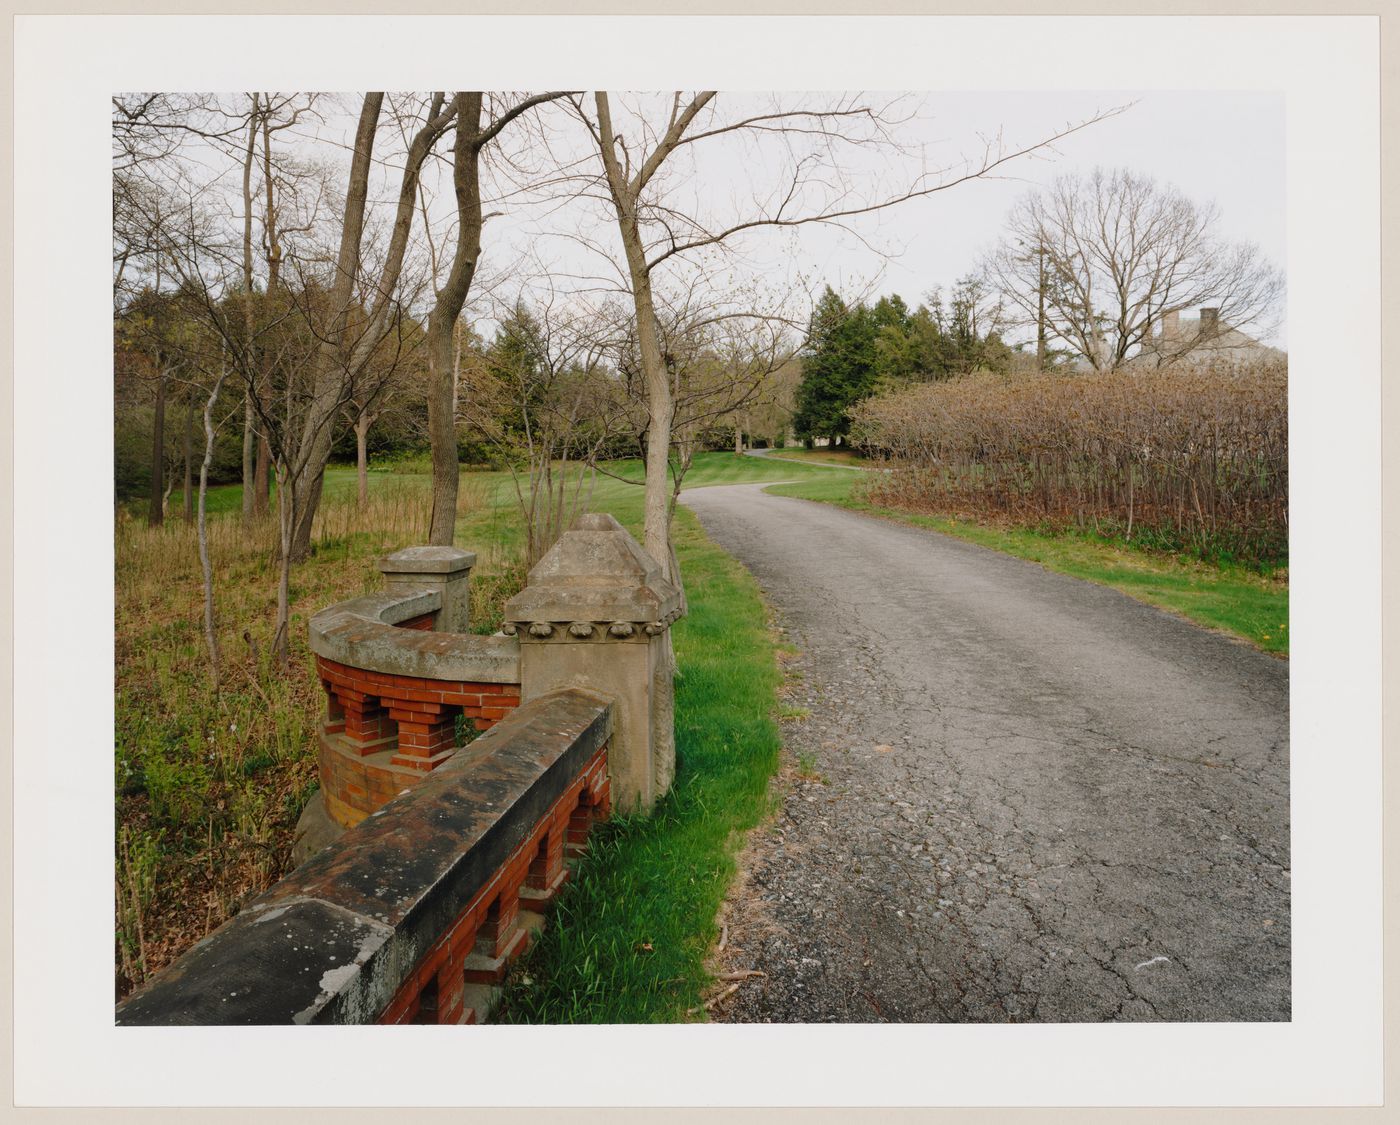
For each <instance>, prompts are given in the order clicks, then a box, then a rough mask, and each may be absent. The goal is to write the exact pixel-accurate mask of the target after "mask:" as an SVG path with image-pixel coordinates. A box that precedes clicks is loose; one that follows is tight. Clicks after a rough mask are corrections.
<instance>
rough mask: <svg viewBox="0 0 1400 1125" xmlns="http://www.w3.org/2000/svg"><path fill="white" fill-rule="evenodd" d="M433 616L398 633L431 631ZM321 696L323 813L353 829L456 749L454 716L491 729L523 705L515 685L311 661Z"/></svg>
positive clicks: (406, 625) (319, 659) (408, 624)
mask: <svg viewBox="0 0 1400 1125" xmlns="http://www.w3.org/2000/svg"><path fill="white" fill-rule="evenodd" d="M434 620H435V614H425V615H423V616H422V617H417V618H414V619H412V620H411V621H408V622H405V623H403V624H402V625H401V626H400V628H411V629H422V630H426V629H431V628H432V626H433V622H434ZM316 673H317V675H318V676H319V677H320V679H321V685H322V686H323V687H324V688H325V690H326V700H327V706H326V719H325V721H324V723H323V724H322V727H321V738H320V755H319V773H320V780H321V789H322V791H323V792H324V793H325V795H326V809H327V811H328V812H329V813H330V815H331V817H332V818H333V819H335V820H336V821H337V822H338V823H340V824H343V825H345V826H346V827H350V826H352V825H354V824H358V823H359V822H360V821H361V820H363V819H364V818H365V817H366V816H368V815H369V814H370V813H372V812H374V811H375V810H376V809H378V808H380V807H382V806H383V805H384V804H386V803H387V802H389V801H391V800H393V799H394V798H395V797H397V796H398V795H399V794H400V793H401V792H403V790H404V789H407V788H409V787H411V786H413V785H416V784H417V783H418V782H419V781H420V780H422V778H423V777H424V775H425V774H427V773H428V772H429V771H431V770H433V769H435V768H436V767H437V766H439V765H441V764H442V763H443V762H445V761H446V760H447V759H448V758H449V757H451V755H452V754H453V752H454V751H455V749H456V724H457V716H458V715H463V716H464V717H465V718H466V719H467V720H468V721H470V722H471V723H472V725H473V726H474V727H475V728H476V729H477V730H478V731H484V730H489V729H490V728H491V727H493V726H495V725H496V723H498V722H500V721H501V720H502V719H504V718H505V717H506V716H507V715H509V714H510V713H511V712H512V711H513V710H514V709H515V708H516V707H518V706H519V705H520V685H519V684H494V683H477V682H475V681H470V680H429V679H422V678H419V677H413V676H397V675H392V674H390V673H387V672H375V671H370V670H368V669H363V668H352V667H350V666H349V665H346V664H340V663H337V662H336V661H334V660H328V659H326V658H325V657H323V656H318V657H317V658H316Z"/></svg>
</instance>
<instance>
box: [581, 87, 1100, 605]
mask: <svg viewBox="0 0 1400 1125" xmlns="http://www.w3.org/2000/svg"><path fill="white" fill-rule="evenodd" d="M591 102H592V105H591V109H590V106H589V104H588V102H587V101H586V100H585V99H583V98H575V99H573V101H572V105H573V108H574V111H575V113H576V115H577V116H578V118H579V119H580V120H581V121H582V122H583V123H584V124H585V125H586V127H587V128H588V131H589V134H590V136H591V137H592V139H593V143H594V146H595V148H596V151H597V154H598V158H599V162H600V164H601V173H600V174H599V175H598V176H597V183H598V187H597V188H587V187H585V188H583V189H581V190H582V191H583V192H584V193H586V194H602V196H603V198H605V199H606V200H607V201H608V203H609V204H610V207H609V210H610V212H611V215H612V218H613V220H614V221H615V223H616V226H617V230H618V234H619V236H620V239H621V246H622V258H623V262H624V263H625V274H624V276H625V278H626V284H627V288H628V290H629V292H630V296H631V298H632V302H633V304H634V307H635V314H636V321H637V327H636V331H637V345H638V347H637V351H638V361H639V364H640V367H641V373H642V378H643V382H644V385H645V390H646V398H647V411H648V426H647V448H646V478H647V479H646V500H645V511H646V523H645V532H644V535H645V541H646V548H647V550H648V552H649V553H651V554H652V555H653V557H655V558H656V559H658V560H659V561H660V562H661V563H662V566H663V567H664V568H665V570H666V573H667V575H668V576H669V577H671V578H673V579H677V580H678V579H679V576H678V575H677V574H676V573H675V566H674V560H673V557H672V551H671V539H670V518H671V512H672V503H671V495H670V491H671V489H670V484H669V481H668V474H669V460H670V449H671V442H672V436H673V425H674V421H675V399H674V394H673V392H672V389H671V379H670V378H669V376H668V372H667V367H666V362H665V350H664V348H663V346H662V342H661V338H660V332H659V330H658V320H657V315H658V314H657V300H656V288H657V280H658V278H659V276H660V271H661V270H662V268H663V267H667V266H670V267H672V268H677V269H683V268H684V265H685V263H686V261H687V260H688V259H689V258H690V257H691V256H693V254H694V253H695V252H697V251H704V250H709V249H716V248H717V249H721V250H726V249H730V250H732V249H733V247H734V245H735V243H736V242H738V241H739V239H740V238H742V237H743V236H745V235H747V234H748V233H750V232H755V231H759V230H763V229H769V230H771V229H774V228H798V227H803V226H806V225H810V224H815V223H822V224H832V225H837V226H842V227H843V228H845V229H847V230H851V229H852V228H851V226H850V224H851V222H852V221H853V220H855V219H857V218H858V217H859V216H861V215H866V214H870V213H873V212H876V211H881V210H884V209H887V208H890V207H894V206H898V205H902V204H906V203H909V202H911V201H913V200H916V199H921V198H925V197H927V196H930V195H933V194H934V193H936V192H939V191H945V190H947V189H948V188H951V187H953V186H955V185H957V184H960V183H965V182H967V181H969V180H974V179H978V178H980V177H984V176H987V175H989V174H990V173H992V172H994V171H995V170H996V169H998V168H1001V167H1003V166H1004V165H1006V164H1007V163H1008V162H1009V161H1012V160H1014V159H1016V158H1017V157H1019V156H1023V155H1026V154H1028V153H1032V152H1036V151H1039V150H1043V149H1046V148H1048V147H1049V146H1051V145H1053V144H1054V143H1055V142H1056V141H1058V140H1060V139H1062V138H1063V137H1065V136H1068V135H1069V134H1071V133H1073V132H1076V131H1078V130H1079V129H1082V128H1085V127H1086V126H1088V125H1089V124H1091V123H1092V122H1094V121H1097V120H1101V119H1102V118H1104V117H1107V116H1110V115H1112V114H1113V113H1116V112H1119V111H1118V110H1109V111H1107V112H1106V113H1099V114H1096V115H1095V116H1094V117H1092V118H1090V119H1089V120H1088V121H1084V122H1080V123H1077V124H1072V125H1067V126H1066V127H1065V128H1063V129H1061V130H1060V131H1058V132H1057V133H1055V134H1054V135H1053V136H1050V137H1046V138H1043V139H1042V140H1039V141H1037V142H1035V143H1033V144H1029V145H1025V146H1022V147H1018V148H1013V147H1008V146H1006V145H1005V144H1003V143H1002V142H1001V140H1000V138H996V139H994V140H992V141H988V142H984V144H983V145H982V149H981V152H980V154H979V155H977V156H976V157H974V158H971V159H968V160H964V161H962V162H960V163H958V164H955V165H951V166H948V167H943V168H937V169H929V168H928V167H927V166H926V165H923V166H920V165H917V164H915V163H912V160H913V158H914V157H915V154H912V153H909V152H907V151H905V150H904V149H902V148H901V146H900V145H899V143H898V140H897V134H898V130H899V126H900V125H901V124H902V123H903V122H904V121H905V120H907V115H906V114H904V112H903V110H902V107H901V103H900V102H899V100H898V99H894V100H890V101H887V102H885V103H877V102H874V101H870V100H867V99H865V98H864V96H863V95H840V96H835V97H833V98H831V99H829V100H826V101H818V102H812V101H805V100H801V99H799V100H797V101H796V102H791V101H789V102H783V101H782V100H780V99H775V101H774V103H773V104H772V106H771V107H769V108H766V109H764V110H761V111H758V112H745V111H742V110H741V111H740V112H735V113H730V114H728V115H726V114H724V113H722V112H721V109H720V107H719V102H718V100H717V95H716V93H715V91H712V90H707V91H700V92H697V93H693V94H685V93H683V92H676V93H675V94H673V95H668V96H666V97H665V99H664V104H662V105H660V106H657V105H655V104H640V103H638V104H635V105H632V106H629V107H626V108H625V109H624V108H623V107H622V106H621V105H617V106H615V105H614V100H613V98H612V96H611V95H609V94H607V93H605V92H601V91H599V92H596V93H595V94H594V95H593V97H592V99H591ZM658 109H659V112H657V111H658ZM649 111H650V112H649ZM619 112H621V113H625V117H623V116H620V115H619ZM615 118H616V119H615ZM726 139H728V140H730V141H733V142H735V143H740V144H744V145H748V146H750V151H749V153H748V155H749V158H750V159H749V164H750V166H752V167H756V168H763V169H765V171H767V170H770V169H771V170H772V171H773V173H774V174H772V175H771V177H770V178H769V179H768V181H767V182H764V183H761V184H755V185H754V186H753V191H754V193H753V196H752V198H751V199H750V200H748V201H747V203H746V204H740V205H738V206H736V208H735V209H733V210H732V211H730V212H729V213H720V212H717V211H716V210H715V209H714V208H713V207H712V206H710V205H709V204H708V203H707V202H706V200H705V193H704V190H703V188H697V185H696V184H695V182H694V176H695V174H696V173H697V172H698V167H697V166H696V164H695V163H694V161H695V154H696V151H697V148H698V147H699V146H709V145H714V144H716V143H723V142H724V141H725V140H726ZM759 145H762V146H764V147H763V150H762V153H761V154H760V153H759V152H755V151H752V150H753V149H754V148H755V147H756V146H759ZM681 152H685V153H686V154H688V155H689V156H690V157H691V161H692V163H691V165H690V166H689V167H688V168H687V169H686V170H687V171H689V172H691V173H692V175H691V176H668V175H666V174H665V173H666V171H667V170H668V167H669V166H670V165H673V164H675V162H676V158H677V154H678V153H681ZM856 154H863V155H864V156H865V157H867V158H868V157H871V156H875V157H885V158H887V159H886V163H887V164H888V163H893V165H894V167H893V170H892V171H889V172H888V173H887V174H886V175H884V176H881V177H875V178H869V177H867V178H865V179H862V178H861V177H858V176H855V175H853V174H851V173H850V172H849V171H848V166H849V165H850V163H851V158H852V157H854V156H855V155H856ZM765 157H766V159H765ZM857 237H859V236H858V235H857Z"/></svg>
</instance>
